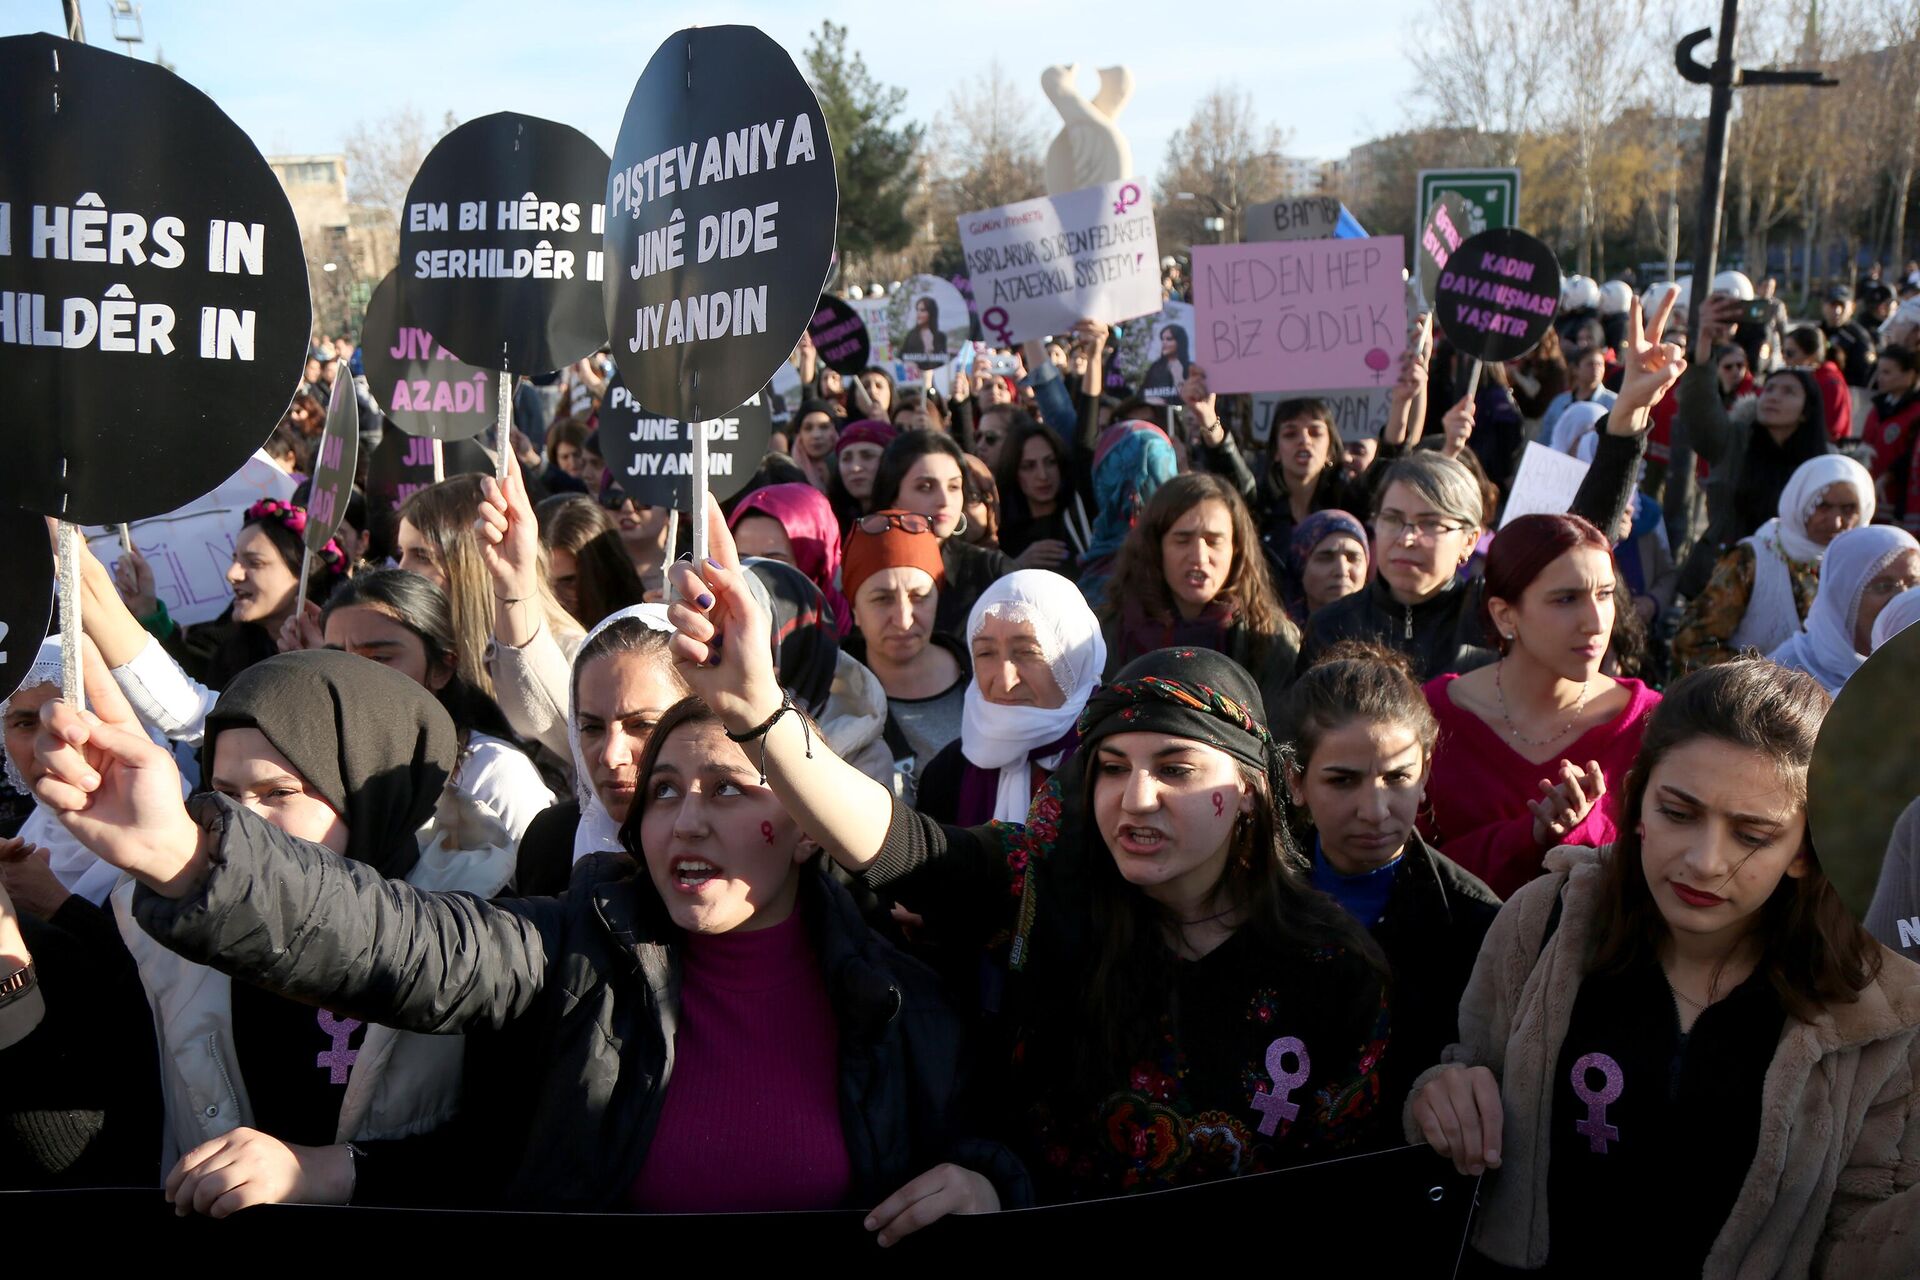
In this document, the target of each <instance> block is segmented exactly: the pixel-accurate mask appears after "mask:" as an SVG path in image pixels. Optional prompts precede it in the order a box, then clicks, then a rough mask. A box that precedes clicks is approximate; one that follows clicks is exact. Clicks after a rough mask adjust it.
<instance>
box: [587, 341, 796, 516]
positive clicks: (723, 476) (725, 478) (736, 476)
mask: <svg viewBox="0 0 1920 1280" xmlns="http://www.w3.org/2000/svg"><path fill="white" fill-rule="evenodd" d="M598 431H599V436H600V456H601V457H603V458H605V459H606V460H607V472H608V475H609V476H610V477H611V478H612V480H613V483H615V484H617V485H619V486H620V487H621V489H623V490H625V492H626V494H627V496H628V497H630V498H632V499H633V500H634V501H635V502H637V503H639V504H640V505H641V506H646V507H672V508H674V509H675V510H676V511H691V510H693V435H692V433H691V432H689V431H688V430H687V429H686V424H685V423H683V422H680V421H678V420H676V419H673V418H667V417H662V416H660V415H658V414H654V413H649V412H648V411H647V410H645V409H643V408H641V407H640V405H639V404H638V403H637V402H636V401H635V400H634V398H633V395H632V393H630V392H629V391H628V390H627V385H626V383H625V382H624V381H623V375H622V374H620V373H615V374H614V375H613V381H612V382H610V383H609V384H608V385H607V397H606V399H605V400H604V401H603V402H602V403H601V405H600V426H599V428H598ZM706 431H707V491H708V492H709V493H711V494H712V495H713V497H714V500H715V501H716V502H725V501H726V500H727V499H728V498H731V497H732V496H733V495H734V494H736V493H738V492H740V490H741V489H743V488H745V487H746V483H747V481H748V480H750V479H752V478H753V473H754V472H755V471H756V470H757V469H758V468H759V466H760V459H761V458H762V457H764V456H765V455H766V452H767V442H768V440H769V438H770V437H771V436H772V435H773V408H772V398H771V397H770V396H769V395H768V394H767V393H766V392H765V391H764V390H762V391H759V392H756V393H755V394H754V395H752V396H750V397H749V398H748V399H747V401H746V403H745V404H742V405H740V406H739V407H738V408H736V409H735V410H734V411H733V412H732V413H729V414H724V415H722V416H721V417H718V418H710V419H708V420H707V422H706Z"/></svg>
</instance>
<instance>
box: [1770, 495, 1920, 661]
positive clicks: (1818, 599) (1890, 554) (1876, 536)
mask: <svg viewBox="0 0 1920 1280" xmlns="http://www.w3.org/2000/svg"><path fill="white" fill-rule="evenodd" d="M1909 551H1920V542H1916V541H1914V537H1913V535H1912V534H1910V533H1908V532H1907V531H1906V530H1905V529H1900V528H1896V527H1894V526H1893V525H1890V524H1876V525H1870V526H1868V527H1867V528H1864V529H1849V530H1847V531H1846V532H1845V533H1843V534H1841V535H1840V536H1839V537H1837V538H1835V539H1834V540H1833V542H1832V543H1831V544H1829V545H1828V547H1827V554H1826V557H1825V559H1823V560H1822V561H1821V564H1820V590H1819V593H1818V594H1816V595H1815V596H1814V597H1813V607H1812V608H1811V609H1809V610H1807V625H1806V628H1805V629H1804V630H1802V631H1801V632H1800V633H1799V634H1798V635H1796V636H1794V637H1793V638H1792V639H1791V640H1789V641H1787V642H1786V643H1785V644H1783V645H1781V646H1780V647H1779V648H1778V649H1775V650H1774V651H1773V652H1772V653H1771V654H1769V655H1767V656H1769V657H1770V658H1772V659H1773V660H1774V661H1775V662H1777V663H1779V664H1780V665H1781V666H1783V667H1791V668H1794V669H1795V670H1798V671H1804V672H1806V673H1807V674H1808V675H1810V676H1812V677H1813V678H1814V679H1815V680H1818V681H1819V682H1820V683H1821V685H1822V686H1823V687H1824V688H1825V689H1826V691H1827V692H1828V693H1832V694H1837V693H1839V692H1840V687H1841V686H1842V685H1844V684H1846V682H1847V677H1849V676H1851V675H1852V674H1853V673H1854V672H1856V671H1858V670H1859V669H1860V666H1861V664H1862V663H1864V662H1866V660H1867V659H1866V655H1865V654H1863V653H1861V652H1860V651H1859V650H1858V649H1856V648H1854V647H1853V629H1854V624H1855V622H1856V621H1858V619H1859V617H1860V597H1861V596H1862V595H1863V594H1865V592H1866V589H1867V584H1868V583H1869V582H1871V581H1873V575H1875V574H1876V573H1879V572H1880V571H1881V570H1882V569H1884V568H1886V567H1887V566H1888V565H1889V564H1891V563H1893V562H1894V561H1895V560H1897V559H1899V558H1900V557H1901V556H1902V555H1904V554H1905V553H1907V552H1909Z"/></svg>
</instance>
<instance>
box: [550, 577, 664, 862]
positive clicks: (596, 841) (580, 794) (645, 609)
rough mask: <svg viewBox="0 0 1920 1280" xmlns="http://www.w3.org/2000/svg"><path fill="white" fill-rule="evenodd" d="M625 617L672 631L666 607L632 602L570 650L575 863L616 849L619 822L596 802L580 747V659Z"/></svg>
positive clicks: (569, 720) (569, 725)
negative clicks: (577, 809) (576, 812)
mask: <svg viewBox="0 0 1920 1280" xmlns="http://www.w3.org/2000/svg"><path fill="white" fill-rule="evenodd" d="M628 618H637V619H639V620H640V622H641V623H642V624H643V625H645V626H646V628H647V629H648V630H650V631H666V632H671V631H672V630H673V624H672V623H670V622H668V621H667V606H665V605H663V604H636V605H633V606H632V607H631V608H626V609H622V610H620V611H619V612H618V613H610V614H608V615H607V616H606V617H604V618H602V619H600V621H599V623H598V625H596V626H595V627H594V629H593V630H591V631H589V632H587V638H586V639H585V640H582V641H581V642H580V648H579V649H577V650H576V651H575V652H574V658H573V670H572V671H570V672H569V673H568V677H567V746H569V747H570V748H572V750H573V798H574V799H575V800H576V801H578V802H579V805H580V825H579V826H577V827H575V828H574V831H573V860H574V861H575V862H578V861H580V859H582V858H584V857H586V856H587V855H588V854H590V853H617V852H619V849H620V824H619V823H617V822H615V821H614V820H613V815H612V814H610V813H608V812H607V806H606V805H604V804H602V803H600V795H599V793H598V792H596V791H595V790H594V789H593V775H592V774H591V773H589V772H588V771H587V757H586V753H585V752H583V751H582V750H581V749H580V705H579V692H580V658H581V656H582V655H584V654H585V653H586V652H587V650H588V649H589V648H591V647H592V645H593V638H594V637H595V636H597V635H599V634H600V633H601V632H602V631H605V630H606V629H607V628H608V627H610V626H612V625H613V624H614V623H616V622H623V621H625V620H626V619H628Z"/></svg>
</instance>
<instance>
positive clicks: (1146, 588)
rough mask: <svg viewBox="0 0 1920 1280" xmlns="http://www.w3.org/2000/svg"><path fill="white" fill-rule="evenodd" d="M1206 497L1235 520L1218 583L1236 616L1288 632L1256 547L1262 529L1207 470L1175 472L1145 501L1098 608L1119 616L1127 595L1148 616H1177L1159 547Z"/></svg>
mask: <svg viewBox="0 0 1920 1280" xmlns="http://www.w3.org/2000/svg"><path fill="white" fill-rule="evenodd" d="M1208 499H1212V500H1214V501H1216V502H1223V503H1225V504H1226V507H1227V515H1228V518H1229V519H1230V520H1231V521H1232V522H1233V562H1232V564H1231V565H1230V566H1229V567H1228V569H1227V580H1226V583H1225V584H1224V585H1222V586H1221V588H1220V595H1221V597H1222V598H1224V599H1226V600H1229V601H1231V602H1232V604H1233V609H1234V615H1235V618H1236V620H1237V621H1239V622H1240V623H1242V624H1243V625H1245V627H1246V628H1247V630H1248V631H1249V632H1250V633H1252V634H1254V635H1257V636H1278V635H1284V634H1286V632H1287V630H1288V629H1289V628H1290V627H1291V626H1292V625H1293V624H1292V623H1291V622H1289V621H1288V620H1287V615H1286V611H1285V610H1284V609H1282V608H1281V606H1280V596H1279V593H1278V592H1276V591H1275V590H1274V589H1273V576H1272V575H1271V574H1270V573H1268V572H1267V557H1266V555H1265V553H1264V552H1262V551H1261V549H1260V530H1259V528H1258V527H1257V526H1256V525H1255V524H1254V523H1253V513H1252V512H1250V511H1248V510H1247V504H1246V503H1245V502H1244V501H1243V500H1242V499H1241V497H1240V495H1239V493H1237V492H1236V491H1235V490H1234V488H1233V486H1232V485H1230V484H1228V483H1227V482H1226V481H1225V480H1222V479H1221V478H1220V477H1219V476H1216V475H1213V474H1212V473H1211V472H1206V471H1192V472H1188V473H1187V474H1186V475H1183V476H1175V477H1174V478H1173V479H1171V480H1169V481H1167V482H1166V483H1165V484H1163V485H1161V486H1160V487H1159V488H1158V489H1157V490H1155V491H1154V495H1153V497H1151V498H1150V499H1148V500H1147V508H1146V510H1145V511H1143V512H1141V514H1140V519H1139V520H1137V521H1136V522H1135V523H1134V526H1133V528H1132V530H1131V531H1130V532H1129V533H1128V534H1127V538H1126V541H1125V542H1122V543H1121V544H1120V554H1119V555H1118V556H1117V557H1116V558H1115V561H1114V567H1113V587H1112V589H1110V590H1109V591H1108V592H1107V600H1106V604H1105V605H1103V606H1102V610H1101V612H1102V616H1103V617H1117V616H1119V613H1120V610H1121V608H1122V602H1123V601H1128V600H1133V601H1138V602H1139V603H1140V605H1141V606H1142V607H1143V608H1144V609H1145V610H1146V613H1147V616H1148V617H1150V618H1155V619H1159V620H1163V621H1164V620H1167V619H1171V618H1173V617H1174V616H1176V614H1177V612H1178V609H1177V606H1176V605H1175V604H1174V602H1173V588H1171V587H1169V586H1168V585H1167V575H1166V572H1165V571H1164V570H1163V569H1162V567H1161V563H1162V559H1161V547H1162V544H1163V543H1164V542H1165V541H1166V537H1167V533H1168V531H1169V530H1171V529H1172V528H1173V526H1174V525H1175V524H1177V523H1178V522H1179V520H1180V517H1182V516H1184V515H1186V514H1187V512H1189V511H1191V510H1193V509H1194V508H1195V507H1197V506H1199V505H1200V504H1201V503H1203V502H1205V501H1207V500H1208Z"/></svg>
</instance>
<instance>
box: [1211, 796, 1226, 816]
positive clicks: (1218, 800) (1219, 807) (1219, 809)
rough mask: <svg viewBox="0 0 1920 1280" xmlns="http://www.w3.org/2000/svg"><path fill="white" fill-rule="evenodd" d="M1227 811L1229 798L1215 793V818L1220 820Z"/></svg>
mask: <svg viewBox="0 0 1920 1280" xmlns="http://www.w3.org/2000/svg"><path fill="white" fill-rule="evenodd" d="M1226 811H1227V798H1226V797H1225V796H1223V795H1221V794H1220V793H1219V792H1218V791H1216V792H1214V793H1213V816H1214V817H1216V818H1218V817H1221V816H1223V815H1224V814H1225V813H1226Z"/></svg>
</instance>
